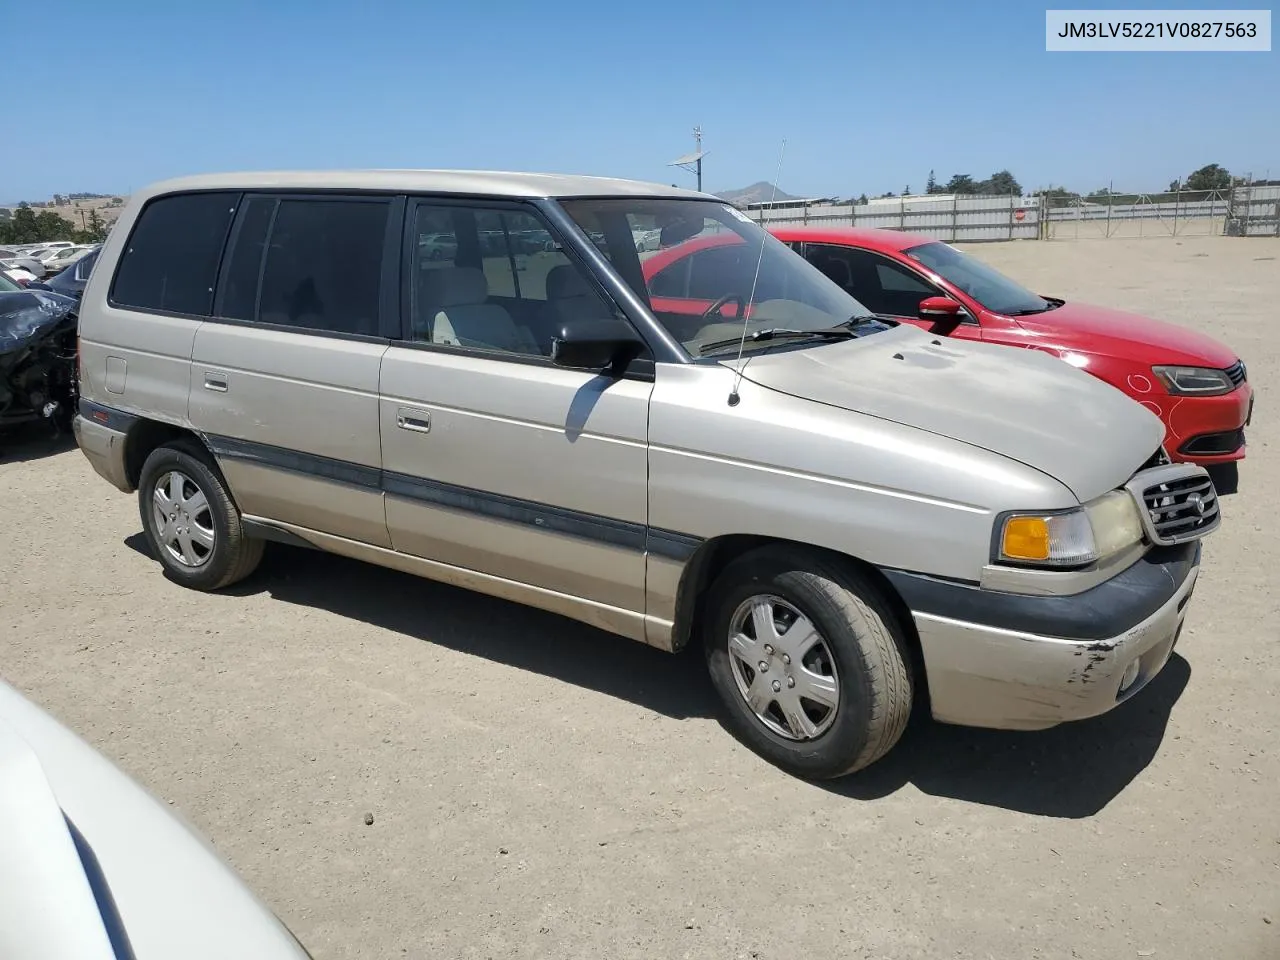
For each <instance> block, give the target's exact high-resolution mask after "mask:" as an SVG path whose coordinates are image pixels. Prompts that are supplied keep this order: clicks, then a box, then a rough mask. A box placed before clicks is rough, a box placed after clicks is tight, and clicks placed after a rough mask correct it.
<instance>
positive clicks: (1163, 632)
mask: <svg viewBox="0 0 1280 960" xmlns="http://www.w3.org/2000/svg"><path fill="white" fill-rule="evenodd" d="M640 234H652V235H656V236H657V238H658V240H657V245H658V246H659V248H660V249H661V250H668V249H671V248H674V247H678V246H680V245H689V246H688V247H686V251H687V252H688V253H689V254H690V255H689V256H682V257H680V258H679V259H678V263H679V264H680V265H681V266H680V268H679V269H678V270H677V271H674V272H673V271H670V270H655V268H654V264H656V263H659V262H665V260H666V259H669V258H663V257H661V254H652V253H648V254H646V255H644V256H642V255H641V252H639V251H637V249H636V246H637V244H636V242H635V237H636V236H637V235H640ZM534 235H536V236H546V237H548V238H550V242H544V243H543V244H542V245H541V248H539V246H538V245H531V244H529V243H527V242H524V241H523V240H521V238H526V237H528V236H534ZM440 237H448V238H450V242H449V243H447V244H444V243H438V242H436V240H438V238H440ZM80 362H81V367H80V377H81V394H82V400H81V407H80V413H79V416H78V418H77V420H76V432H77V437H78V440H79V444H80V448H81V449H82V450H83V451H84V453H85V455H86V456H87V457H88V459H89V460H90V462H91V463H92V464H93V466H94V467H95V469H96V470H97V471H98V472H99V473H100V474H101V475H102V476H103V477H105V478H106V479H107V480H109V481H110V482H111V483H112V484H114V485H115V486H116V487H117V488H119V489H120V490H122V491H125V492H132V491H135V490H136V491H137V493H138V502H139V507H140V513H141V521H142V525H143V528H144V530H145V532H146V537H147V539H148V541H149V542H150V545H151V547H152V549H153V550H154V552H155V555H156V557H157V558H158V559H159V562H160V564H161V565H162V566H163V568H164V571H165V573H166V574H167V575H168V576H169V577H170V578H172V579H173V580H175V581H177V582H178V583H180V584H184V585H186V586H189V587H192V588H195V589H199V590H216V589H219V588H221V587H225V586H227V585H228V584H231V583H234V582H235V581H237V580H240V579H241V578H243V577H246V576H248V575H249V574H250V573H251V572H252V571H253V569H254V567H255V566H256V565H257V564H258V561H259V559H260V557H261V556H262V551H263V545H264V543H265V542H266V541H281V542H284V543H290V544H295V545H306V546H309V547H314V548H318V549H321V550H327V551H331V552H334V553H338V554H343V555H345V556H348V557H356V558H359V559H363V560H368V561H370V562H372V563H377V564H382V565H384V566H387V567H392V568H395V569H398V570H404V571H409V572H412V573H416V574H420V575H422V576H424V577H430V578H433V579H437V580H443V581H447V582H449V583H453V584H458V585H461V586H464V587H467V588H470V589H473V590H477V591H481V592H484V593H488V594H492V595H495V596H499V597H504V598H507V599H510V600H515V601H519V602H522V603H525V604H529V605H532V606H535V607H541V608H543V609H546V610H551V611H555V612H557V613H560V614H563V615H565V616H568V617H573V618H576V619H579V620H582V621H586V622H587V623H591V624H594V625H595V626H597V627H600V628H601V629H603V630H607V631H611V632H613V633H617V634H621V635H623V636H626V637H630V638H632V639H634V640H638V641H641V642H643V643H647V644H651V645H652V646H655V647H659V648H661V649H663V650H669V651H679V650H681V649H682V648H684V647H686V646H690V645H694V644H696V645H698V646H700V647H701V648H702V650H703V651H704V653H705V656H706V659H707V663H708V666H709V668H710V674H711V677H712V680H713V682H714V685H715V687H716V689H717V691H718V693H719V696H720V697H721V699H722V700H723V704H724V709H725V712H726V719H727V722H728V724H729V726H730V728H731V729H732V730H733V731H734V732H735V734H736V735H737V736H739V737H740V738H741V739H742V740H743V741H744V742H745V743H747V744H748V745H749V746H750V747H752V748H753V749H754V750H756V751H757V752H759V753H760V754H761V755H763V756H764V757H766V758H767V759H769V760H770V761H772V762H773V763H776V764H778V765H779V766H781V767H783V768H785V769H787V770H789V771H792V772H794V773H796V774H799V775H802V776H806V777H813V778H821V777H833V776H838V775H840V774H844V773H847V772H850V771H853V770H857V769H859V768H861V767H864V766H866V765H867V764H869V763H872V762H873V761H874V760H876V759H877V758H878V757H880V756H882V755H883V754H884V753H886V752H887V751H888V750H889V749H890V748H891V747H892V746H893V745H894V743H895V742H896V741H897V740H898V738H899V737H900V735H901V734H902V731H903V729H904V727H905V725H906V723H907V719H908V716H909V714H910V712H911V708H912V705H913V703H915V702H919V703H921V705H922V706H926V705H927V709H928V710H929V711H931V713H932V715H933V716H934V717H936V718H937V719H939V720H942V721H946V722H951V723H959V724H970V725H978V726H985V727H996V728H1006V729H1037V728H1043V727H1049V726H1052V725H1054V724H1057V723H1060V722H1062V721H1064V720H1071V719H1075V718H1081V717H1088V716H1092V715H1095V714H1099V713H1102V712H1104V711H1106V710H1108V709H1110V708H1111V707H1113V706H1115V705H1116V704H1117V703H1119V702H1120V701H1122V700H1125V699H1126V698H1128V697H1131V696H1133V695H1134V694H1136V693H1137V692H1138V691H1139V690H1141V689H1142V688H1143V686H1144V685H1146V683H1147V682H1148V681H1149V680H1150V679H1151V678H1152V677H1153V676H1155V675H1156V674H1157V673H1158V672H1159V671H1160V669H1161V668H1162V667H1163V666H1164V664H1165V662H1166V661H1167V659H1168V657H1169V655H1170V653H1171V651H1172V650H1173V647H1174V644H1175V643H1176V641H1177V639H1178V634H1179V631H1180V629H1181V627H1182V622H1183V618H1184V617H1185V615H1186V610H1187V602H1188V599H1189V598H1190V596H1191V592H1192V588H1193V586H1194V584H1195V581H1196V575H1197V572H1198V570H1199V563H1200V543H1199V540H1200V538H1201V537H1203V536H1204V535H1205V534H1207V533H1209V532H1210V531H1212V530H1213V529H1215V528H1216V527H1217V526H1218V523H1219V516H1218V505H1217V501H1216V495H1215V491H1214V489H1213V485H1212V483H1211V482H1210V481H1209V478H1208V476H1207V475H1206V473H1205V472H1204V470H1203V469H1201V468H1199V467H1195V466H1189V465H1171V464H1170V463H1169V462H1168V460H1167V458H1166V457H1165V455H1164V452H1163V449H1162V439H1163V427H1162V426H1161V423H1160V421H1159V420H1158V419H1157V418H1156V417H1155V416H1153V415H1152V414H1151V413H1149V412H1148V411H1147V410H1145V409H1144V408H1143V407H1141V406H1140V405H1138V404H1136V403H1134V402H1132V401H1131V400H1129V399H1128V398H1127V397H1125V396H1124V395H1123V394H1122V393H1120V392H1119V391H1117V390H1115V389H1113V388H1111V387H1110V386H1107V385H1106V384H1104V383H1102V382H1101V381H1099V380H1097V379H1096V378H1094V377H1091V376H1089V375H1088V374H1086V373H1083V372H1082V371H1079V370H1076V369H1074V368H1073V367H1071V366H1069V365H1068V364H1065V363H1063V362H1061V361H1060V360H1058V359H1056V358H1054V357H1050V356H1048V355H1046V354H1043V353H1039V352H1035V351H1031V350H1016V349H1012V348H1008V347H1001V346H993V345H988V344H982V343H969V342H963V341H957V340H953V339H943V338H941V337H937V336H933V335H931V334H930V333H928V332H927V331H923V330H920V329H917V328H915V327H912V326H905V325H897V324H895V323H893V322H892V321H887V320H884V319H881V318H878V317H876V316H874V315H872V314H871V313H870V312H869V311H868V310H867V309H866V308H864V307H863V306H862V305H861V304H860V303H858V302H857V301H856V300H854V299H852V298H851V297H850V296H849V295H848V294H846V293H845V292H843V291H842V290H841V289H840V288H839V287H838V286H836V285H835V284H833V283H831V282H830V281H829V280H828V279H827V278H826V277H824V276H823V275H822V274H821V273H820V272H819V271H818V270H817V269H815V268H814V267H812V266H810V265H809V264H808V263H807V262H806V261H805V260H804V259H803V258H802V257H800V256H799V255H798V254H796V253H794V252H793V251H791V250H790V249H788V248H787V247H786V246H784V245H783V244H782V243H780V242H779V241H777V240H775V239H774V238H772V237H771V236H769V235H768V234H767V233H766V232H764V231H762V230H761V229H760V228H759V227H757V226H756V225H755V224H754V223H752V222H751V221H750V220H749V219H748V218H747V217H746V216H744V215H743V214H742V213H741V212H740V211H738V210H737V209H735V208H734V207H732V206H730V205H729V204H727V203H725V202H723V201H720V200H718V199H716V198H714V197H711V196H709V195H706V194H701V193H694V192H691V191H685V190H678V189H674V188H668V187H662V186H657V185H653V184H643V183H635V182H630V181H619V180H605V179H598V178H592V177H567V176H553V175H537V174H517V173H471V172H459V171H378V172H336V173H257V174H225V175H216V176H202V177H195V178H188V179H183V180H175V181H169V182H166V183H161V184H159V185H156V186H152V187H151V188H149V189H147V190H145V191H143V192H141V193H140V194H138V195H136V196H134V197H133V198H132V200H131V202H130V205H129V207H128V208H127V209H126V211H125V212H124V215H123V216H122V218H121V220H120V226H119V229H117V230H114V231H113V232H112V234H111V236H110V238H109V239H108V240H107V241H106V243H105V245H104V246H103V248H102V252H101V263H100V265H99V267H98V269H96V270H95V271H94V272H93V275H92V277H91V279H90V280H89V284H88V287H87V289H86V291H85V294H84V299H83V305H82V308H81V317H80ZM421 614H422V616H423V617H430V616H431V610H430V609H423V610H422V611H421Z"/></svg>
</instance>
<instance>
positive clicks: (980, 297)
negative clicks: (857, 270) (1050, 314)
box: [903, 242, 1055, 317]
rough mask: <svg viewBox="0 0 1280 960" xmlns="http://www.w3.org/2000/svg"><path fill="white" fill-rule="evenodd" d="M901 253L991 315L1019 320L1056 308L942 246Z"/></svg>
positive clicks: (991, 270) (983, 264)
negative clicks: (964, 294)
mask: <svg viewBox="0 0 1280 960" xmlns="http://www.w3.org/2000/svg"><path fill="white" fill-rule="evenodd" d="M903 253H905V254H906V255H907V256H908V257H910V258H911V259H912V260H915V261H916V262H917V263H921V264H923V265H924V266H926V267H928V268H929V269H930V270H932V271H933V272H934V273H936V274H937V275H938V276H940V277H942V279H944V280H946V281H947V282H948V283H950V284H951V285H952V286H953V287H956V288H958V289H960V290H962V291H963V292H965V293H967V294H968V295H969V296H971V297H973V299H975V300H977V301H978V302H979V303H980V304H982V305H983V306H984V307H986V308H987V309H988V310H990V311H991V312H992V313H1003V314H1004V315H1005V316H1008V317H1019V316H1027V315H1028V314H1032V313H1044V312H1045V311H1046V310H1052V309H1053V308H1054V306H1055V304H1053V303H1050V302H1049V301H1048V300H1046V299H1044V298H1043V297H1040V296H1037V295H1036V294H1034V293H1032V292H1031V291H1030V290H1028V289H1027V288H1026V287H1022V286H1019V285H1018V284H1016V283H1014V282H1013V281H1012V280H1010V279H1009V278H1008V277H1006V276H1004V275H1003V274H1001V273H999V272H997V271H995V270H993V269H991V267H988V266H987V265H986V264H985V263H983V262H982V261H980V260H975V259H974V258H973V257H969V256H966V255H965V254H963V253H961V252H960V251H958V250H956V249H955V248H954V247H950V246H947V244H945V243H939V242H934V243H924V244H921V245H920V246H918V247H910V248H909V249H907V250H904V251H903Z"/></svg>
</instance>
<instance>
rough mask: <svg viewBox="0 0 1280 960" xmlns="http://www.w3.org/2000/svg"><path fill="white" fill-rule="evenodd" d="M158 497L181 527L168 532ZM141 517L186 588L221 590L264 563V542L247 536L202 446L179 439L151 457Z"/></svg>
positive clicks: (163, 560)
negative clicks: (161, 497)
mask: <svg viewBox="0 0 1280 960" xmlns="http://www.w3.org/2000/svg"><path fill="white" fill-rule="evenodd" d="M175 477H176V478H179V479H177V480H175ZM175 484H176V486H175ZM157 487H159V488H160V490H159V491H157ZM179 490H180V491H181V493H180V494H179V493H178V491H179ZM158 492H159V493H162V494H163V495H164V496H165V498H166V500H165V501H164V502H167V503H169V504H170V505H171V507H172V511H173V512H171V513H170V514H169V519H170V522H172V523H174V524H175V527H171V528H168V530H166V529H165V528H164V527H162V526H161V518H160V517H159V516H158V515H157V508H158V507H159V506H160V505H161V503H162V501H161V500H160V499H159V498H158V496H157V493H158ZM173 494H178V496H176V497H175V496H173ZM184 508H186V509H185V510H184ZM138 513H139V515H140V516H141V518H142V529H143V531H144V532H145V534H146V537H147V542H148V543H149V544H150V545H151V552H152V553H153V554H154V555H155V556H156V558H157V559H158V560H159V561H160V564H161V566H163V567H164V572H165V575H166V576H167V577H169V579H171V580H173V581H174V582H176V583H179V584H181V585H182V586H184V587H190V588H191V589H193V590H205V591H208V590H220V589H222V588H223V587H227V586H230V585H231V584H233V583H236V582H237V581H239V580H243V579H244V578H245V577H247V576H249V574H251V573H253V571H254V569H255V568H257V566H258V563H259V562H260V561H261V560H262V550H263V546H264V544H263V541H261V540H259V539H256V538H253V537H249V536H246V535H245V532H244V528H243V527H242V526H241V525H240V512H239V511H238V510H237V509H236V505H235V503H233V502H232V500H231V495H230V494H229V493H228V492H227V486H226V483H225V482H224V481H223V479H222V476H221V475H220V474H219V472H218V470H217V468H216V467H215V466H214V464H213V461H212V459H211V458H210V457H209V454H208V452H207V451H205V450H204V448H203V447H201V446H199V445H198V444H196V443H193V442H188V441H182V440H178V441H174V442H173V443H170V444H168V445H166V446H162V447H157V448H156V449H155V450H153V451H152V452H151V454H150V455H149V456H148V457H147V459H146V462H145V463H143V465H142V473H141V475H140V477H139V479H138ZM182 531H185V534H184V533H183V532H182ZM178 554H183V555H184V556H182V557H180V556H179V555H178Z"/></svg>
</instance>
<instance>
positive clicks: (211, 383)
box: [204, 370, 227, 393]
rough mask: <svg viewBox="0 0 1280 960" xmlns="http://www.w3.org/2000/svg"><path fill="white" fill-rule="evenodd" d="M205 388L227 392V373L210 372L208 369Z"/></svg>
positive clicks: (205, 375)
mask: <svg viewBox="0 0 1280 960" xmlns="http://www.w3.org/2000/svg"><path fill="white" fill-rule="evenodd" d="M204 388H205V389H206V390H216V391H217V392H218V393H226V392H227V375H226V374H225V373H210V372H209V371H208V370H206V371H205V374H204Z"/></svg>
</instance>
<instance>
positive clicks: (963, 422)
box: [729, 324, 1164, 501]
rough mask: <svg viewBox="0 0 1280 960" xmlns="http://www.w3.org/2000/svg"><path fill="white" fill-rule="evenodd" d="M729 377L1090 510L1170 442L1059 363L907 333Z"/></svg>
mask: <svg viewBox="0 0 1280 960" xmlns="http://www.w3.org/2000/svg"><path fill="white" fill-rule="evenodd" d="M783 343H784V344H785V341H784V342H783ZM729 365H730V366H737V367H738V369H740V370H742V376H743V379H746V380H750V381H751V382H752V383H756V384H759V385H760V386H763V387H768V388H769V389H771V390H777V391H780V392H782V393H787V394H790V395H792V396H795V397H802V398H804V399H807V400H813V401H815V402H817V403H824V404H828V405H830V406H835V407H841V408H843V409H846V410H852V411H856V412H858V413H863V414H867V415H869V416H873V417H879V418H881V419H884V420H891V421H893V422H895V423H901V424H905V425H907V426H911V427H916V428H919V429H921V430H927V431H929V432H930V433H935V434H938V435H940V436H945V437H950V438H952V439H955V440H961V441H963V442H965V443H969V444H972V445H974V446H977V447H982V448H983V449H986V450H990V451H992V452H994V453H998V454H1001V455H1002V456H1006V457H1009V458H1010V459H1012V460H1017V461H1019V462H1021V463H1024V464H1027V465H1028V466H1031V467H1034V468H1036V469H1037V470H1040V471H1042V472H1043V473H1046V474H1048V475H1049V476H1051V477H1053V478H1055V479H1057V480H1058V481H1060V482H1061V483H1063V484H1065V485H1066V486H1067V487H1068V488H1069V489H1070V490H1071V492H1072V493H1074V494H1075V495H1076V496H1077V497H1078V498H1080V500H1081V501H1085V500H1089V499H1092V498H1093V497H1096V496H1099V495H1101V494H1103V493H1105V492H1106V491H1108V490H1111V489H1113V488H1115V487H1117V486H1119V485H1120V484H1122V483H1124V482H1125V481H1126V480H1128V478H1129V477H1130V476H1131V475H1132V474H1133V472H1134V471H1135V470H1136V469H1137V468H1138V467H1139V466H1141V465H1142V463H1144V462H1145V461H1146V460H1147V458H1148V457H1150V456H1151V455H1152V454H1153V453H1155V451H1156V448H1157V447H1158V446H1159V445H1160V444H1161V443H1162V442H1163V440H1164V424H1163V423H1161V422H1160V419H1159V418H1158V417H1156V416H1155V415H1154V414H1153V413H1151V412H1150V411H1149V410H1147V409H1146V408H1145V407H1143V406H1142V405H1141V404H1139V403H1136V402H1135V401H1133V400H1132V399H1130V398H1129V397H1127V396H1126V395H1125V394H1123V393H1121V392H1120V391H1119V390H1117V389H1115V388H1114V387H1112V386H1110V385H1109V384H1106V383H1104V382H1102V381H1101V380H1098V379H1097V378H1096V377H1093V376H1091V375H1090V374H1087V373H1084V372H1082V371H1080V370H1077V369H1076V368H1075V367H1072V366H1070V365H1069V364H1067V363H1065V362H1063V361H1062V360H1059V359H1057V358H1056V357H1053V356H1050V355H1049V354H1046V353H1042V352H1040V351H1037V350H1027V349H1021V348H1017V347H1006V346H997V345H994V344H986V343H976V342H972V341H966V340H953V339H948V338H946V337H939V336H935V335H932V334H929V333H925V332H924V331H923V330H920V329H918V328H916V327H913V326H909V325H906V324H904V325H902V326H899V327H895V328H894V329H892V330H888V331H885V332H882V333H875V334H871V335H869V336H866V337H862V338H859V339H857V340H849V341H846V342H839V343H831V344H826V345H821V346H813V347H808V348H805V349H786V348H785V346H784V348H783V349H781V350H778V351H777V352H773V353H764V354H756V355H754V356H748V357H744V358H743V360H742V361H740V362H737V363H731V364H729Z"/></svg>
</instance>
